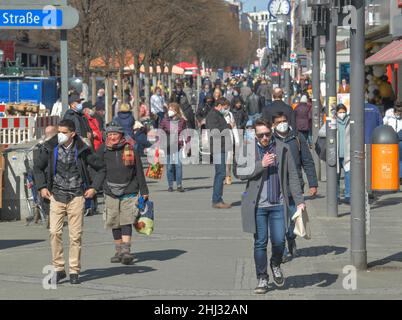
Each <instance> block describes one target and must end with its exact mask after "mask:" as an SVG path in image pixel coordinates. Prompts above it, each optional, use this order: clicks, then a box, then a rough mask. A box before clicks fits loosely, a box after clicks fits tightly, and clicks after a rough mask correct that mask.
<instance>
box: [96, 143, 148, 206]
mask: <svg viewBox="0 0 402 320" xmlns="http://www.w3.org/2000/svg"><path fill="white" fill-rule="evenodd" d="M123 149H124V148H123V147H122V148H121V149H118V150H116V151H111V150H109V149H107V148H106V146H105V145H104V144H103V145H102V146H101V147H100V148H99V150H98V151H97V153H96V155H97V157H98V159H99V161H100V163H101V166H102V169H101V170H100V172H99V174H100V178H101V180H102V181H103V190H104V191H105V194H107V195H108V196H110V197H113V198H116V197H115V196H114V195H113V194H112V192H111V191H110V188H109V186H108V184H107V182H111V183H116V184H125V183H128V182H130V183H129V185H128V186H127V188H126V189H125V191H124V194H125V195H130V194H134V193H137V194H138V193H139V192H140V193H141V194H142V195H148V194H149V191H148V186H147V183H146V180H145V175H144V169H143V166H142V161H141V157H140V155H139V153H138V151H137V150H136V149H134V155H135V164H134V166H129V167H127V166H125V165H124V163H123V159H122V157H123Z"/></svg>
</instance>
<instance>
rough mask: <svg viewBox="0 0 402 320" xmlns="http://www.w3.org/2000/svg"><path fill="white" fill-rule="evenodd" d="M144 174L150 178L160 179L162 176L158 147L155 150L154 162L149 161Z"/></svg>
mask: <svg viewBox="0 0 402 320" xmlns="http://www.w3.org/2000/svg"><path fill="white" fill-rule="evenodd" d="M146 176H147V177H148V178H150V179H155V180H161V179H162V176H163V165H162V164H161V163H160V160H159V149H157V150H156V152H155V161H154V164H152V163H150V164H149V166H148V170H147V173H146Z"/></svg>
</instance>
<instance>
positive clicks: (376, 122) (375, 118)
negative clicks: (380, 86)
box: [364, 103, 402, 144]
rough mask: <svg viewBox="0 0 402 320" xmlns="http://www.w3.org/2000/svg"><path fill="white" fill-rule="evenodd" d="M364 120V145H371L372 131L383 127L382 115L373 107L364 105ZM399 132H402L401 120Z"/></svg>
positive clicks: (368, 104) (367, 104)
mask: <svg viewBox="0 0 402 320" xmlns="http://www.w3.org/2000/svg"><path fill="white" fill-rule="evenodd" d="M364 118H365V120H364V121H365V126H364V143H365V144H371V135H372V134H373V131H374V130H375V129H376V128H377V127H379V126H382V125H383V119H382V115H381V112H380V110H378V108H377V107H376V106H375V105H373V104H370V103H366V105H365V107H364ZM400 130H402V120H401V127H400Z"/></svg>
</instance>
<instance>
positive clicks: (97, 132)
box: [84, 114, 103, 151]
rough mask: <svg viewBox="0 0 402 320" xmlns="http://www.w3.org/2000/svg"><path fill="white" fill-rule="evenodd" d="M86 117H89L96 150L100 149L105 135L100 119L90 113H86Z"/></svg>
mask: <svg viewBox="0 0 402 320" xmlns="http://www.w3.org/2000/svg"><path fill="white" fill-rule="evenodd" d="M84 117H85V118H86V119H87V121H88V124H89V126H90V128H91V130H92V133H93V139H92V142H93V146H94V149H95V151H97V150H98V149H99V147H100V146H101V145H102V144H103V136H102V131H101V129H100V125H99V121H98V120H97V119H96V118H95V117H91V116H89V115H87V114H86V115H84Z"/></svg>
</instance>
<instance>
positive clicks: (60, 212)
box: [50, 197, 85, 274]
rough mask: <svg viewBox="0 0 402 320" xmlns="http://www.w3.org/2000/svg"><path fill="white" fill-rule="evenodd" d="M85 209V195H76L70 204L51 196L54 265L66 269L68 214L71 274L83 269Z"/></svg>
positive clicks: (61, 269) (59, 269)
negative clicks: (65, 227) (64, 232)
mask: <svg viewBox="0 0 402 320" xmlns="http://www.w3.org/2000/svg"><path fill="white" fill-rule="evenodd" d="M84 211H85V199H84V197H76V198H74V199H73V200H71V201H70V202H69V203H68V204H64V203H61V202H57V201H56V200H55V199H54V198H53V197H52V198H51V201H50V245H51V247H52V259H53V266H54V268H55V269H56V271H64V270H65V268H64V267H65V261H64V253H63V252H64V250H63V224H64V217H65V216H66V215H67V218H68V230H69V236H70V252H69V264H70V274H78V273H80V271H81V242H82V230H83V225H84Z"/></svg>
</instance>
